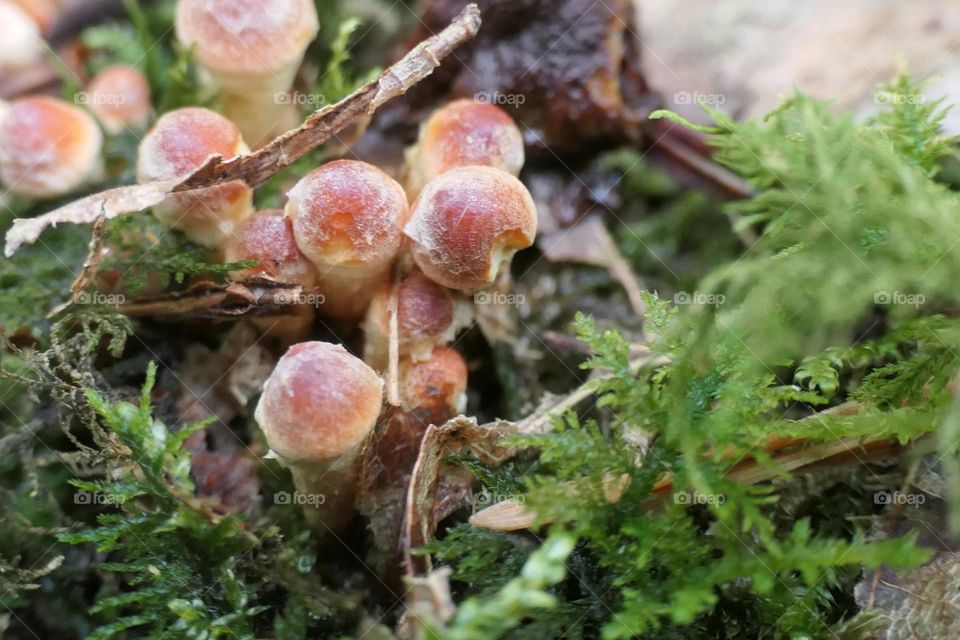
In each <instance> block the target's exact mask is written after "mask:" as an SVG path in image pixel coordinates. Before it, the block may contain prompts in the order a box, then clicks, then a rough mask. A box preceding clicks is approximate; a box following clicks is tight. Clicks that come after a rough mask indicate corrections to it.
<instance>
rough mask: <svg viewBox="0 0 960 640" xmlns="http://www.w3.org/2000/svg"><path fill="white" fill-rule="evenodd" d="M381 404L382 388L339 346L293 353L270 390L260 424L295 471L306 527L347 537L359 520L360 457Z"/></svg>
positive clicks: (308, 345)
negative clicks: (356, 516) (356, 512)
mask: <svg viewBox="0 0 960 640" xmlns="http://www.w3.org/2000/svg"><path fill="white" fill-rule="evenodd" d="M382 399H383V381H382V380H381V379H380V377H379V376H378V375H377V374H376V372H375V371H374V370H373V369H371V368H370V367H368V366H367V365H366V364H364V362H363V361H362V360H360V359H359V358H356V357H355V356H352V355H351V354H350V353H348V352H347V350H346V349H344V348H343V347H342V346H340V345H333V344H329V343H326V342H303V343H300V344H297V345H294V346H293V347H291V348H290V349H289V350H288V351H287V352H286V354H284V356H283V357H282V358H280V361H279V362H278V363H277V366H276V368H275V369H274V370H273V373H271V374H270V377H269V378H268V379H267V381H266V383H264V387H263V395H262V396H261V397H260V401H259V403H258V404H257V409H256V413H255V418H256V421H257V423H258V424H259V425H260V428H261V429H262V430H263V433H264V435H265V436H266V439H267V443H268V444H269V445H270V448H271V449H272V450H273V452H274V454H275V455H276V456H277V458H279V460H280V461H281V462H282V463H283V464H284V465H286V466H287V467H289V468H290V471H291V473H292V475H293V480H294V485H295V486H296V489H297V491H298V492H299V494H300V495H299V496H297V499H296V500H295V502H297V503H302V504H304V506H305V509H304V513H305V515H306V518H307V522H308V523H309V524H310V526H311V527H313V528H314V529H315V530H317V531H320V532H321V533H322V532H333V533H336V532H338V531H342V530H343V529H344V528H345V527H346V526H347V525H348V524H349V523H350V520H351V519H352V518H353V515H354V505H353V500H354V493H355V491H356V487H357V484H358V482H359V474H360V451H361V449H362V447H363V445H364V443H365V442H366V441H367V438H368V437H369V436H370V433H371V432H372V430H373V427H374V425H375V424H376V422H377V417H378V416H379V414H380V407H381V404H382Z"/></svg>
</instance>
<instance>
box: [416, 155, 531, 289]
mask: <svg viewBox="0 0 960 640" xmlns="http://www.w3.org/2000/svg"><path fill="white" fill-rule="evenodd" d="M404 234H405V235H406V236H407V237H408V238H409V239H410V240H411V242H412V246H411V253H412V255H413V259H414V261H415V262H416V263H417V266H419V267H420V269H421V270H422V271H423V273H424V274H425V275H426V276H427V277H428V278H430V279H431V280H433V281H435V282H439V283H440V284H442V285H443V286H445V287H449V288H451V289H458V290H462V291H476V290H480V289H483V288H485V287H487V286H489V285H490V284H491V283H493V282H494V280H496V278H497V274H498V273H499V272H500V269H501V268H502V267H503V265H504V264H506V263H509V261H510V259H511V258H512V257H513V254H514V253H516V252H517V251H519V250H520V249H525V248H527V247H529V246H531V245H532V244H533V241H534V239H535V237H536V234H537V210H536V205H534V202H533V198H532V197H531V196H530V192H529V191H527V188H526V187H524V186H523V183H521V182H520V181H519V180H518V179H516V178H515V177H513V176H512V175H510V174H509V173H507V172H505V171H502V170H500V169H495V168H492V167H463V168H460V169H453V170H451V171H448V172H446V173H444V174H442V175H440V176H438V177H436V178H434V179H433V180H431V181H430V182H429V183H428V184H427V186H426V187H424V189H423V192H422V193H421V194H420V196H419V197H418V198H417V201H416V202H415V203H414V204H413V209H412V212H411V215H410V220H409V222H407V224H406V226H405V228H404Z"/></svg>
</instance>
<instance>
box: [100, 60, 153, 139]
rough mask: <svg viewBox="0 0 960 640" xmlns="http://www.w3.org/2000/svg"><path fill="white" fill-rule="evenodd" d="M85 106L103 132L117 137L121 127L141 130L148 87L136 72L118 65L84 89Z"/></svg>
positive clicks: (147, 104) (147, 107)
mask: <svg viewBox="0 0 960 640" xmlns="http://www.w3.org/2000/svg"><path fill="white" fill-rule="evenodd" d="M85 98H86V102H87V105H88V106H89V107H90V110H91V111H93V113H94V114H95V115H96V116H97V118H99V120H100V122H101V123H102V124H103V126H104V128H105V129H106V130H107V131H109V132H111V133H119V132H120V131H122V130H123V128H124V127H134V128H138V129H139V128H142V127H143V126H145V125H146V124H147V119H148V118H149V117H150V110H151V109H152V108H153V106H152V104H151V102H150V85H149V83H147V79H146V78H145V77H144V75H143V73H141V72H140V71H139V70H138V69H135V68H133V67H128V66H126V65H122V64H118V65H114V66H112V67H108V68H106V69H104V70H103V71H101V72H100V73H98V74H97V76H96V77H95V78H94V79H93V80H92V81H91V82H90V84H89V85H88V86H87V91H86V94H85Z"/></svg>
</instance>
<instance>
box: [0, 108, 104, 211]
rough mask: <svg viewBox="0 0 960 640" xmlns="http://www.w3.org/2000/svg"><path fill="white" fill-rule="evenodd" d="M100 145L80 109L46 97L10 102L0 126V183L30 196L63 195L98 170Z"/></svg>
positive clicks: (97, 133)
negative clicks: (1, 181) (0, 181)
mask: <svg viewBox="0 0 960 640" xmlns="http://www.w3.org/2000/svg"><path fill="white" fill-rule="evenodd" d="M102 144H103V135H102V134H101V133H100V127H98V126H97V123H96V122H94V120H93V118H92V117H90V115H89V114H88V113H87V112H86V111H84V110H83V109H80V108H79V107H75V106H73V105H71V104H68V103H66V102H64V101H63V100H60V99H57V98H50V97H47V96H33V97H28V98H23V99H20V100H16V101H14V102H12V103H11V104H10V109H9V111H8V113H7V114H6V115H5V116H4V117H3V120H2V122H0V179H2V180H3V183H4V184H5V185H6V186H7V188H8V189H9V190H10V191H13V192H15V193H19V194H22V195H25V196H29V197H33V198H53V197H57V196H61V195H64V194H67V193H69V192H71V191H73V190H75V189H76V188H78V187H80V186H82V185H83V184H84V183H86V182H88V181H89V180H90V179H91V178H92V177H94V175H95V174H96V173H97V172H98V171H99V168H100V166H101V158H100V150H101V147H102Z"/></svg>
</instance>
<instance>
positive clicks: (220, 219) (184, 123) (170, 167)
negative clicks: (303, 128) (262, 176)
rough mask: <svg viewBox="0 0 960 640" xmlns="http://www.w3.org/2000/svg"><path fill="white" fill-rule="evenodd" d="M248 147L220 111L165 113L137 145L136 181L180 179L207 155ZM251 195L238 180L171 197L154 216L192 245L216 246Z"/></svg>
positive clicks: (240, 151) (242, 213)
mask: <svg viewBox="0 0 960 640" xmlns="http://www.w3.org/2000/svg"><path fill="white" fill-rule="evenodd" d="M248 150H249V149H248V148H247V145H246V143H244V141H243V137H242V136H241V134H240V130H239V129H238V128H237V126H236V125H234V124H233V123H232V122H230V121H229V120H228V119H226V118H224V117H223V116H221V115H220V114H219V113H216V112H213V111H210V110H209V109H202V108H197V107H189V108H186V109H177V110H176V111H171V112H169V113H166V114H164V116H163V117H161V118H160V119H159V120H158V121H157V123H156V124H155V125H154V126H153V128H152V129H151V130H150V131H149V132H148V133H147V135H146V136H145V137H144V138H143V140H142V141H141V142H140V149H139V152H138V155H137V180H138V181H139V182H150V181H153V180H173V179H179V178H185V177H187V176H188V175H190V174H191V173H192V172H193V171H194V170H196V169H197V168H198V167H200V166H201V165H202V164H203V163H204V162H206V160H207V159H208V158H209V157H210V156H212V155H220V156H223V157H224V158H232V157H234V156H237V155H239V154H243V153H246V152H247V151H248ZM252 200H253V191H252V190H251V189H250V187H249V186H247V185H246V184H245V183H244V182H242V181H239V180H238V181H234V182H228V183H226V184H222V185H217V186H214V187H208V188H205V189H197V190H195V191H187V192H183V193H176V194H172V195H171V196H169V197H168V198H167V199H166V200H165V201H164V202H163V203H162V204H161V205H160V206H157V207H154V213H155V214H156V215H157V217H158V218H159V219H160V220H161V221H162V222H163V223H165V224H166V225H168V226H171V227H175V228H178V229H182V230H183V231H184V232H186V234H187V236H188V237H189V238H190V239H191V240H193V241H194V242H198V243H200V244H203V245H206V246H217V245H219V244H220V243H221V242H223V240H224V239H226V238H227V237H228V236H229V235H231V234H232V233H233V229H234V226H235V224H236V223H237V222H238V221H239V220H242V219H243V218H245V217H246V216H247V215H248V214H249V213H250V211H251V208H252Z"/></svg>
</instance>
